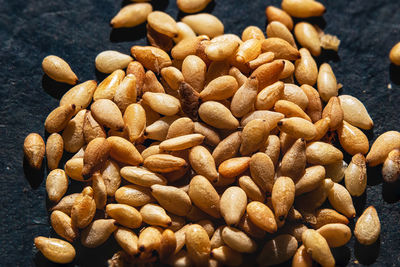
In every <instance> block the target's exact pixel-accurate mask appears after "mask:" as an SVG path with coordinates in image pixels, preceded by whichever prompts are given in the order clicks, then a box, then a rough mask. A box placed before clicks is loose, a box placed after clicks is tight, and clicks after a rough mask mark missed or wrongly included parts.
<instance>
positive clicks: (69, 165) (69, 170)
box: [64, 157, 84, 181]
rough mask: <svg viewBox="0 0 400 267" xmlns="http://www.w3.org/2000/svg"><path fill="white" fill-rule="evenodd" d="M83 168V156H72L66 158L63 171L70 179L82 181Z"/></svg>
mask: <svg viewBox="0 0 400 267" xmlns="http://www.w3.org/2000/svg"><path fill="white" fill-rule="evenodd" d="M82 169H83V157H82V158H72V159H70V160H68V161H67V162H66V163H65V165H64V170H65V173H66V174H67V175H68V177H70V178H71V179H74V180H76V181H84V179H83V176H82Z"/></svg>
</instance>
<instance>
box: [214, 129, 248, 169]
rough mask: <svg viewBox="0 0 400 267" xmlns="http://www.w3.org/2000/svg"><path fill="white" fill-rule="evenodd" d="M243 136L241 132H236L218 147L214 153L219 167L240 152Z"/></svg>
mask: <svg viewBox="0 0 400 267" xmlns="http://www.w3.org/2000/svg"><path fill="white" fill-rule="evenodd" d="M241 135H242V133H241V132H234V133H232V134H230V135H229V136H228V137H226V138H225V139H224V140H222V141H221V142H220V143H219V144H218V145H217V147H216V148H215V149H214V151H213V153H212V156H213V158H214V160H215V164H216V165H217V166H218V165H219V164H220V163H221V162H223V161H225V160H227V159H229V158H232V157H233V156H235V155H236V154H237V153H238V152H239V148H240V144H241V142H242V137H241Z"/></svg>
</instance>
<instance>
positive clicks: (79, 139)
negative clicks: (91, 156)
mask: <svg viewBox="0 0 400 267" xmlns="http://www.w3.org/2000/svg"><path fill="white" fill-rule="evenodd" d="M85 116H86V109H83V110H81V111H79V112H78V113H77V114H76V115H75V117H74V118H73V119H72V120H70V121H69V122H68V124H67V126H66V127H65V129H64V131H63V133H62V138H63V141H64V149H65V151H67V152H70V153H75V152H77V151H78V150H79V149H80V148H81V147H82V146H83V145H84V144H85V138H84V136H83V123H84V120H85Z"/></svg>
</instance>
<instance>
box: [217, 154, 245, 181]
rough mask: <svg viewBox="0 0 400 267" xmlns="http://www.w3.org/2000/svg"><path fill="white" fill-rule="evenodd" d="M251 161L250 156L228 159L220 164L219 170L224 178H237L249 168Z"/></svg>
mask: <svg viewBox="0 0 400 267" xmlns="http://www.w3.org/2000/svg"><path fill="white" fill-rule="evenodd" d="M249 162H250V157H239V158H231V159H227V160H225V161H223V162H222V163H221V164H220V165H219V167H218V172H219V174H220V175H222V176H223V177H224V178H235V177H236V176H238V175H239V174H241V173H243V172H244V171H246V170H247V169H248V168H249ZM220 178H221V177H220Z"/></svg>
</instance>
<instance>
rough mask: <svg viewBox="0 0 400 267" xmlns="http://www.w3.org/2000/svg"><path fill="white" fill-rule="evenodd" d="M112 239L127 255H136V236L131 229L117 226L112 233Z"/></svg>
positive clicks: (137, 250)
mask: <svg viewBox="0 0 400 267" xmlns="http://www.w3.org/2000/svg"><path fill="white" fill-rule="evenodd" d="M114 238H115V240H116V241H117V243H118V244H119V245H120V246H121V248H122V249H123V250H124V251H125V252H126V253H128V254H129V255H136V254H137V253H138V252H139V249H138V236H137V235H136V234H135V232H133V231H132V230H131V229H128V228H125V227H122V226H119V227H118V229H117V230H115V231H114Z"/></svg>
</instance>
